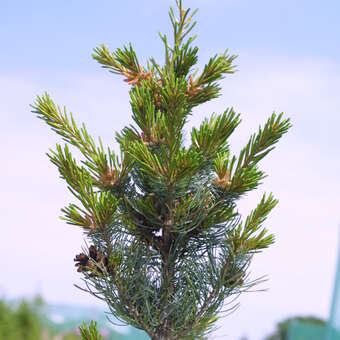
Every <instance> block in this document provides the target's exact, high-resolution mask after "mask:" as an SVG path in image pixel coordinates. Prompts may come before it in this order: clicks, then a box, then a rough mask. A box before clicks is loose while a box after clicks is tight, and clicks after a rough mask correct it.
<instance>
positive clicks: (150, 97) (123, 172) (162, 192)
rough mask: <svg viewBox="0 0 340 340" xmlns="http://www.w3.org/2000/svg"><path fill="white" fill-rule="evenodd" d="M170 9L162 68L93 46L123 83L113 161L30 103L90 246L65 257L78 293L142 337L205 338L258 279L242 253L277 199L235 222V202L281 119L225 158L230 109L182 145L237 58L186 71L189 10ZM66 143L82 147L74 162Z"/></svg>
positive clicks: (42, 100) (233, 119)
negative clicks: (124, 101)
mask: <svg viewBox="0 0 340 340" xmlns="http://www.w3.org/2000/svg"><path fill="white" fill-rule="evenodd" d="M176 4H177V9H178V13H179V14H178V17H176V15H175V11H174V10H173V9H172V8H171V9H170V12H169V16H170V21H171V24H172V28H173V39H172V40H173V42H172V43H170V39H169V38H168V37H167V35H165V34H160V38H161V40H162V42H163V44H164V48H165V62H164V65H159V64H158V63H157V62H156V61H155V60H154V59H153V58H150V59H149V61H148V62H147V65H146V66H142V65H141V64H140V62H139V60H138V58H137V55H136V52H135V51H134V49H133V47H132V45H131V44H129V45H128V46H124V47H123V48H122V49H119V48H118V49H117V50H115V51H114V52H110V50H109V49H108V48H107V47H106V46H105V45H101V46H100V47H97V48H95V49H94V54H93V58H94V59H95V60H97V61H98V62H99V63H100V64H101V65H102V67H104V68H107V69H109V71H110V72H112V73H114V74H118V75H121V76H123V77H124V80H125V81H126V82H127V83H128V84H129V85H131V89H130V91H129V94H130V104H131V110H132V118H133V121H134V123H135V124H134V125H130V126H127V127H125V128H124V129H123V130H122V131H121V132H119V133H117V134H116V142H117V143H118V144H119V146H120V155H119V156H118V155H116V154H115V153H114V152H113V151H112V150H111V149H110V148H108V149H107V150H105V149H104V146H103V144H102V142H101V140H100V139H99V142H98V143H97V142H95V140H94V139H93V138H92V137H91V136H90V134H89V133H88V131H87V129H86V127H85V125H84V124H83V125H82V126H81V127H80V128H79V127H78V125H77V124H76V122H75V120H74V118H73V116H72V114H70V115H68V114H67V112H66V109H61V108H60V107H58V106H57V105H55V104H54V102H53V101H52V99H51V98H50V96H49V95H48V94H44V95H43V96H41V97H38V98H37V100H36V102H35V104H34V105H33V106H32V107H33V112H34V113H36V114H37V116H38V117H39V118H41V119H42V120H44V121H45V122H46V123H47V124H48V125H49V126H50V127H51V128H52V130H53V131H55V132H56V133H57V134H59V135H61V136H62V138H63V140H64V141H65V142H66V144H65V145H64V146H61V145H59V144H57V146H56V149H55V150H50V152H49V153H48V154H47V155H48V157H49V158H50V160H51V162H52V163H53V164H55V165H56V166H57V167H58V170H59V172H60V176H61V177H62V178H63V179H64V180H65V181H66V183H67V185H68V188H69V190H70V191H71V192H72V194H73V195H74V196H75V198H76V199H77V200H78V202H79V203H78V205H76V204H70V205H68V206H67V207H65V208H63V209H62V212H63V214H64V216H63V217H62V218H63V219H64V220H65V221H66V222H67V223H69V224H71V225H76V226H80V227H82V228H83V229H84V231H85V232H86V235H87V236H88V239H89V241H90V242H91V245H90V246H89V247H87V248H86V249H85V250H84V253H81V254H79V255H77V256H76V258H75V261H76V262H77V263H76V266H77V267H78V271H79V272H81V273H82V274H83V275H84V276H85V282H86V285H87V290H88V291H89V292H90V293H92V294H93V295H94V296H96V297H100V298H103V299H104V300H105V301H106V302H107V303H108V306H109V308H110V311H111V312H112V313H113V314H114V315H115V316H116V317H118V318H120V319H121V320H123V321H125V322H126V323H128V324H131V325H133V326H135V327H137V328H140V329H143V330H144V331H145V332H147V334H149V335H150V337H151V338H152V339H173V340H175V339H198V338H200V339H203V336H204V334H207V332H208V330H209V329H210V328H211V327H212V325H213V324H214V322H215V321H216V319H217V313H218V312H219V311H220V310H221V308H222V306H223V302H224V301H225V299H226V298H228V297H230V296H232V295H235V294H239V293H241V292H243V291H246V290H247V289H249V287H252V286H253V285H254V284H255V283H256V282H250V281H249V280H248V276H247V268H248V266H249V264H250V260H251V258H252V256H253V255H254V254H255V253H257V252H259V251H261V250H262V249H264V248H267V247H268V246H269V245H270V244H272V243H273V241H274V236H273V235H271V234H268V233H267V230H266V229H265V228H264V227H263V223H264V221H265V219H266V217H267V216H268V214H269V213H270V211H271V210H272V209H273V208H274V206H275V205H276V204H277V200H276V199H274V197H273V195H272V194H269V195H266V194H264V195H263V197H262V199H261V201H260V202H259V204H258V205H257V207H256V208H255V209H254V210H253V211H252V212H251V213H250V214H249V216H247V217H246V218H245V220H244V221H241V216H240V214H239V213H238V211H237V200H238V199H240V198H241V197H242V196H244V195H245V194H247V193H248V192H249V191H252V190H254V189H256V188H257V187H258V186H259V185H260V184H261V181H262V180H263V178H264V177H265V174H264V172H263V171H261V170H260V168H259V163H260V161H261V160H262V159H263V158H264V157H266V156H267V155H268V154H269V152H271V151H272V150H273V149H274V147H275V144H276V143H277V142H278V141H279V139H280V138H281V137H282V136H283V135H284V134H285V133H286V132H287V131H288V129H289V127H290V122H289V119H284V118H283V114H282V113H280V114H276V113H273V114H272V115H271V116H270V117H269V119H268V120H267V121H266V122H265V124H264V125H263V126H262V127H259V128H258V130H257V132H256V133H254V134H253V135H252V136H251V137H250V139H249V141H248V143H247V144H246V146H245V147H244V148H243V149H242V150H241V151H240V153H239V155H232V154H231V147H230V145H229V137H230V135H231V134H232V133H233V132H234V130H235V129H236V128H237V126H238V125H239V124H240V123H241V119H240V115H239V114H237V113H236V112H235V111H234V109H233V108H228V109H226V110H225V112H223V113H222V114H219V115H218V114H213V115H212V116H211V117H210V118H207V119H205V120H204V121H203V122H202V124H201V125H200V127H198V128H193V129H192V131H191V144H190V145H189V146H187V147H186V146H184V142H183V141H184V139H183V133H184V127H185V124H186V122H187V120H188V118H189V116H190V115H191V114H192V109H193V108H194V107H195V106H198V105H200V104H202V103H205V102H207V101H210V100H212V99H214V98H217V97H218V96H219V95H220V90H221V88H220V87H219V81H220V80H221V79H222V78H223V77H224V76H225V75H226V74H231V73H233V72H234V71H235V68H234V65H233V62H234V59H235V58H236V56H234V55H228V52H227V51H226V52H225V53H223V54H220V55H215V56H213V57H212V58H210V59H209V61H208V63H207V64H206V65H205V66H204V68H203V70H202V71H201V72H200V73H199V72H198V71H197V70H196V71H194V70H193V67H194V66H195V65H196V64H197V61H198V48H197V47H196V46H193V42H194V40H195V36H191V37H190V36H189V34H190V33H191V32H192V30H193V28H194V26H195V24H196V22H194V21H193V16H194V14H195V13H196V11H194V12H192V13H191V12H190V9H184V8H183V4H182V1H181V0H178V1H176ZM68 145H70V146H73V147H76V148H78V149H79V150H80V151H81V153H82V155H83V156H84V159H83V160H82V161H81V164H79V162H77V161H76V160H75V159H74V158H73V156H72V154H71V151H70V149H69V146H68ZM84 332H85V330H84Z"/></svg>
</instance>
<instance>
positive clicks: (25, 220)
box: [0, 55, 340, 340]
mask: <svg viewBox="0 0 340 340" xmlns="http://www.w3.org/2000/svg"><path fill="white" fill-rule="evenodd" d="M238 64H239V65H240V66H239V68H240V70H241V71H240V72H238V73H236V74H235V75H231V76H228V77H227V79H226V80H225V81H224V83H223V87H224V95H223V97H221V98H220V99H218V100H215V101H213V102H212V103H209V104H207V105H204V106H202V107H201V108H200V109H199V110H196V111H195V112H194V115H193V117H192V119H191V121H190V122H189V124H188V128H190V126H192V125H195V126H198V125H199V123H200V122H201V120H202V119H203V118H204V117H206V116H209V115H210V114H211V113H212V112H223V111H224V110H225V109H226V108H227V107H230V106H234V107H235V109H236V110H237V111H240V112H242V118H243V120H244V121H243V123H242V125H241V126H240V127H239V129H238V130H237V132H235V136H233V138H232V141H231V143H232V145H233V146H234V148H233V150H234V151H235V153H237V152H238V150H239V149H240V148H241V147H242V146H243V145H244V144H245V143H246V142H247V138H248V136H249V135H250V134H251V133H252V132H255V131H256V130H257V126H258V124H260V123H263V122H264V121H265V120H266V119H267V117H268V116H269V115H270V114H271V112H272V111H273V110H276V111H277V112H280V111H286V112H287V114H286V115H287V116H289V117H291V118H292V121H293V124H294V126H293V128H292V130H291V131H290V132H289V133H288V135H287V136H285V137H284V138H283V140H282V141H281V142H280V143H279V144H278V146H277V149H276V150H275V151H273V153H272V154H271V155H270V156H268V159H267V160H265V161H264V162H263V167H264V169H265V171H266V172H267V173H268V174H269V177H268V178H267V179H266V180H265V181H264V185H263V186H262V187H261V189H260V190H259V191H258V192H257V193H254V194H251V195H249V197H246V198H245V199H244V200H243V201H242V202H241V204H240V211H241V212H243V213H247V212H249V211H250V210H251V209H252V208H253V207H254V206H255V205H256V203H257V202H258V200H259V198H260V196H261V194H262V192H263V191H268V192H269V191H273V193H274V195H275V196H276V197H278V198H279V199H280V203H279V206H278V207H277V208H276V209H275V211H274V212H273V214H272V215H271V216H270V217H269V218H268V220H267V222H266V225H267V226H268V228H269V229H270V231H271V232H273V233H274V234H275V235H276V238H277V241H276V244H275V245H274V246H273V247H272V248H271V249H268V250H266V251H264V252H263V254H262V255H259V256H258V257H257V258H255V260H254V265H253V267H252V275H253V277H258V276H261V275H263V274H268V275H269V278H270V280H269V281H268V282H267V283H266V284H265V285H264V286H265V287H269V288H270V289H269V291H268V292H266V293H261V292H259V293H249V294H247V295H246V296H245V297H243V298H241V302H242V305H241V308H240V309H239V310H238V311H236V312H235V313H234V314H233V315H231V316H230V317H229V318H226V319H225V320H223V321H221V325H222V328H221V329H220V330H219V331H218V334H219V335H223V334H227V335H229V338H230V339H234V338H235V339H236V338H237V337H239V336H240V335H241V334H240V330H242V331H243V332H244V333H245V334H248V335H249V336H250V337H251V339H254V340H256V339H260V337H261V336H262V335H263V333H264V332H268V331H269V330H270V329H271V328H272V327H273V322H274V321H278V320H279V319H280V318H282V317H284V316H286V315H287V316H288V315H294V314H301V313H305V314H315V315H321V316H323V317H326V316H327V314H328V308H329V302H330V297H331V289H332V282H333V275H334V267H335V258H336V253H337V234H338V231H337V228H336V226H337V223H338V218H339V216H338V211H339V209H338V206H339V198H338V192H340V184H339V180H338V173H339V169H340V161H339V157H338V156H336V155H335V154H334V153H333V152H330V150H338V146H339V142H338V141H337V137H336V136H337V129H338V126H339V119H340V118H339V114H338V112H337V108H339V107H340V98H339V96H338V94H337V93H336V89H338V88H339V85H340V84H339V79H340V77H339V74H340V67H339V65H337V64H333V63H331V62H329V61H327V60H299V59H297V60H295V61H292V60H282V59H281V60H275V59H270V60H263V59H261V58H260V56H257V57H256V56H251V55H245V57H243V58H242V59H240V60H239V61H238ZM254 65H256V69H255V68H254ZM121 85H122V81H121V79H119V78H117V77H115V76H113V75H103V74H99V75H98V76H95V77H94V76H92V75H72V74H71V75H65V77H64V78H63V79H61V77H60V76H59V81H58V82H57V84H56V83H53V81H52V80H51V81H50V83H45V84H41V83H40V82H38V81H36V82H33V81H28V80H23V79H21V78H17V77H6V78H4V77H1V78H0V93H1V99H0V105H1V111H2V112H4V113H5V117H4V122H5V128H3V131H2V136H1V139H2V143H3V145H5V147H4V148H2V149H1V151H0V156H1V159H2V162H3V166H2V167H1V168H0V175H1V177H2V178H3V184H2V195H1V198H0V200H1V202H0V203H1V216H2V227H1V228H2V230H3V233H2V247H1V260H0V261H1V268H2V275H1V279H0V295H1V294H3V293H4V294H8V295H11V296H16V295H18V294H22V295H23V294H28V293H34V292H36V291H37V290H38V289H42V292H43V294H44V295H45V297H46V298H47V299H49V300H53V301H61V302H76V303H80V302H82V303H88V304H90V303H94V299H93V298H92V297H89V296H86V295H84V294H83V293H81V292H79V291H78V290H76V289H75V288H74V287H73V286H72V283H74V282H78V281H79V276H78V275H77V274H76V273H75V269H74V264H73V261H72V259H73V257H74V255H75V254H76V253H77V252H79V251H80V250H81V245H82V238H83V236H82V233H81V231H80V230H79V229H77V228H75V227H71V226H66V225H65V224H64V222H62V221H59V220H58V219H57V216H58V215H60V208H61V207H63V206H64V205H65V204H67V203H68V202H70V201H73V199H72V198H71V196H70V194H69V193H67V189H66V186H65V185H64V183H63V182H62V181H61V180H60V179H57V177H58V174H57V171H56V169H54V166H53V165H52V164H50V163H49V161H48V159H47V157H46V156H45V155H44V153H45V152H46V151H47V149H48V147H51V146H52V147H53V145H54V144H55V142H57V141H60V138H59V137H56V136H55V135H54V134H53V132H51V131H48V128H47V126H44V123H43V122H42V121H38V120H37V119H36V118H35V117H34V115H33V114H31V113H30V112H29V107H28V105H29V104H30V103H32V101H33V100H34V98H35V96H36V95H37V94H41V93H42V92H43V91H44V90H47V91H48V92H49V93H50V94H51V96H52V97H53V98H55V99H56V102H57V103H59V104H65V105H66V106H67V109H68V110H69V111H72V112H74V115H75V119H76V121H77V122H79V123H80V122H82V121H85V122H86V125H87V127H88V129H89V131H90V132H92V134H93V135H94V136H98V135H100V136H103V140H104V142H105V143H110V145H111V146H112V145H114V141H113V136H114V131H119V130H120V129H121V128H122V127H123V126H125V125H128V124H129V123H131V117H130V116H131V115H130V109H129V104H128V100H129V98H128V95H127V90H128V87H127V86H125V85H124V87H121ZM19 264H20V265H19ZM23 278H24V280H25V285H23V284H22V280H23ZM39 287H40V288H39ZM245 319H247V320H248V321H249V322H248V321H247V323H245V322H241V321H240V320H243V321H244V320H245ZM258 320H264V321H263V322H262V321H261V322H258ZM243 325H244V326H243ZM245 325H246V326H247V328H244V329H243V328H242V327H246V326H245ZM222 338H223V337H222Z"/></svg>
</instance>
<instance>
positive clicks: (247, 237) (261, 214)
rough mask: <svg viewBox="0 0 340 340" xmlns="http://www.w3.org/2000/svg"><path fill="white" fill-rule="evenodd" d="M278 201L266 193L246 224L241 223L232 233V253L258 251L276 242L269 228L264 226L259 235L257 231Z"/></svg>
mask: <svg viewBox="0 0 340 340" xmlns="http://www.w3.org/2000/svg"><path fill="white" fill-rule="evenodd" d="M277 203H278V201H277V200H276V199H274V197H273V195H272V194H270V195H269V196H268V197H267V198H266V195H265V194H264V195H263V197H262V199H261V201H260V203H259V204H258V205H257V207H256V208H255V209H254V210H253V211H252V212H251V213H250V215H249V216H248V217H247V218H246V221H245V223H244V224H240V225H239V226H238V227H237V228H236V229H234V230H233V232H232V233H231V238H230V239H231V242H232V254H236V253H238V252H246V253H252V252H258V251H259V250H261V249H264V248H267V247H269V246H270V245H271V244H272V243H273V242H274V236H273V235H267V229H265V228H263V229H262V230H261V231H260V232H259V233H258V234H257V235H255V234H256V232H258V231H259V229H260V228H261V227H262V225H263V223H264V221H265V220H266V218H267V216H268V214H269V213H270V212H271V210H272V209H273V208H274V207H275V206H276V205H277Z"/></svg>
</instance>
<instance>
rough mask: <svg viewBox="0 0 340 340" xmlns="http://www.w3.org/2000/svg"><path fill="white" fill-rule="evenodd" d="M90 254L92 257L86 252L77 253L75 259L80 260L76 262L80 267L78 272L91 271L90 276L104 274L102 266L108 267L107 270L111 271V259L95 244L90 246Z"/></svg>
mask: <svg viewBox="0 0 340 340" xmlns="http://www.w3.org/2000/svg"><path fill="white" fill-rule="evenodd" d="M89 255H90V257H88V256H87V255H86V254H84V253H81V254H79V255H76V257H75V259H74V261H76V262H78V263H76V264H75V266H76V267H78V269H77V271H78V272H91V273H90V277H96V276H99V275H102V274H103V270H102V268H106V270H107V271H109V272H111V271H110V268H109V266H108V264H109V261H108V259H107V257H106V256H104V255H103V254H102V253H101V252H100V251H98V250H97V249H96V248H95V247H94V246H93V245H92V246H90V248H89Z"/></svg>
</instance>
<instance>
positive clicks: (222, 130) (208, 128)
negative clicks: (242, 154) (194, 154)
mask: <svg viewBox="0 0 340 340" xmlns="http://www.w3.org/2000/svg"><path fill="white" fill-rule="evenodd" d="M239 117H240V115H236V113H235V111H234V110H233V109H232V108H231V109H227V110H226V111H225V112H224V113H223V114H222V115H219V116H217V115H212V116H211V118H210V119H209V120H208V119H205V120H204V121H203V123H202V124H201V126H200V128H199V130H197V129H196V128H193V129H192V132H191V141H192V146H194V147H196V148H197V149H198V150H200V151H202V152H204V154H205V155H207V156H208V157H213V156H214V154H216V153H219V152H226V151H227V150H228V143H227V140H228V138H229V137H230V135H231V134H232V133H233V131H234V130H235V128H236V127H237V126H238V125H239V124H240V118H239Z"/></svg>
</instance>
